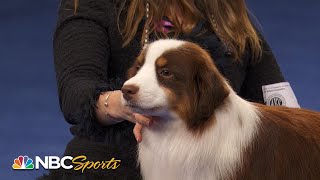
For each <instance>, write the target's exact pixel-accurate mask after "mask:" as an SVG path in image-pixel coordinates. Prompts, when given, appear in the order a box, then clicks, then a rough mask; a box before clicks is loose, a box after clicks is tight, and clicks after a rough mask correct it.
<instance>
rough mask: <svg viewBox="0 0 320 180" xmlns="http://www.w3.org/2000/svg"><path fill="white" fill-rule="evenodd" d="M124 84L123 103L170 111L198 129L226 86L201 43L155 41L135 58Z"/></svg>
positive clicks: (147, 111)
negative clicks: (199, 44)
mask: <svg viewBox="0 0 320 180" xmlns="http://www.w3.org/2000/svg"><path fill="white" fill-rule="evenodd" d="M128 78H129V80H127V81H126V82H125V83H124V85H123V87H122V89H121V90H122V92H123V102H124V103H125V104H126V105H128V106H131V107H132V108H134V109H135V110H136V111H138V112H139V111H140V113H143V114H147V115H158V116H161V115H164V114H166V113H167V114H168V112H171V113H172V112H173V113H175V114H176V115H178V116H179V117H180V118H181V119H182V120H184V121H185V122H186V124H187V127H188V128H191V129H197V128H199V127H200V126H203V125H204V124H205V123H206V122H207V121H208V119H211V118H214V117H212V116H213V115H214V111H215V109H216V108H217V107H218V106H220V105H221V104H222V103H223V100H224V99H225V98H226V97H227V96H228V94H229V91H230V90H229V88H228V85H227V83H226V81H225V79H224V78H223V77H222V75H221V74H220V73H219V71H218V70H217V68H216V66H215V65H214V63H213V60H212V59H211V57H210V55H209V54H208V53H207V52H206V51H205V50H204V49H202V48H201V47H200V46H198V45H196V44H194V43H190V42H186V41H179V40H158V41H155V42H153V43H151V44H150V45H149V46H148V47H147V48H145V49H144V50H143V51H142V52H141V54H140V55H139V56H138V57H137V59H136V61H135V63H134V65H133V66H132V67H131V68H130V69H129V71H128Z"/></svg>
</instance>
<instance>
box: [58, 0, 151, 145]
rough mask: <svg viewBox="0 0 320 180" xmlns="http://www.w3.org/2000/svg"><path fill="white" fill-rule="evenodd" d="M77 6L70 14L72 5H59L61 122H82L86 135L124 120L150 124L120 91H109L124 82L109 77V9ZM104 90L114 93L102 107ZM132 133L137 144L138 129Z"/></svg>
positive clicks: (101, 2) (86, 1)
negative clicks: (125, 102)
mask: <svg viewBox="0 0 320 180" xmlns="http://www.w3.org/2000/svg"><path fill="white" fill-rule="evenodd" d="M79 2H80V4H79V6H78V10H77V13H76V15H74V6H73V1H72V0H62V1H61V6H60V10H59V19H58V24H57V27H56V31H55V33H54V39H53V42H54V43H53V48H54V64H55V71H56V79H57V85H58V95H59V103H60V108H61V111H62V113H63V115H64V118H65V119H66V120H67V121H68V122H69V123H70V124H80V125H81V126H80V127H82V130H86V131H87V132H88V131H89V132H92V131H93V130H96V128H94V127H96V126H101V125H111V124H115V123H117V122H120V121H122V120H128V121H130V122H132V123H136V122H138V123H139V124H142V125H146V126H148V125H150V122H151V119H149V118H147V117H144V116H142V115H140V114H136V113H133V112H132V111H131V109H129V108H128V107H124V106H123V105H122V103H121V100H120V99H121V96H122V93H121V91H119V90H117V91H113V90H116V89H115V88H116V87H120V86H121V85H122V84H121V83H122V82H121V81H120V80H118V79H111V78H109V77H108V62H109V61H110V60H111V59H110V44H109V43H108V42H109V41H108V38H109V37H108V33H107V32H108V29H109V28H108V22H110V21H111V20H115V19H116V18H114V17H112V15H110V14H112V13H111V11H113V10H114V8H113V5H111V2H109V1H105V0H95V1H92V0H81V1H79ZM108 91H113V92H112V95H110V97H109V98H108V104H109V105H108V107H105V105H104V104H105V100H106V95H107V94H109V93H111V92H108ZM107 114H109V115H110V116H111V117H112V118H108V116H107ZM104 117H105V118H104ZM114 120H115V121H114ZM119 124H121V123H119ZM119 126H121V125H119ZM109 127H110V126H109ZM134 134H135V136H136V137H137V140H138V141H139V140H140V141H141V134H140V131H138V130H137V128H135V130H134Z"/></svg>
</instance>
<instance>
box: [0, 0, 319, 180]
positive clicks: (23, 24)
mask: <svg viewBox="0 0 320 180" xmlns="http://www.w3.org/2000/svg"><path fill="white" fill-rule="evenodd" d="M247 2H248V6H249V8H250V9H251V11H252V12H253V14H255V16H256V17H257V19H258V20H259V22H260V24H261V25H262V28H263V33H264V36H265V38H266V39H267V40H268V42H269V44H270V46H271V47H272V49H273V51H274V53H275V55H276V57H277V59H278V62H279V64H280V66H281V69H282V72H283V73H284V75H285V77H286V79H287V80H288V81H289V82H290V83H291V86H292V88H293V90H294V92H295V93H296V96H297V98H298V101H299V103H300V105H301V106H302V107H304V108H308V109H313V110H317V111H320V95H319V94H318V93H319V92H320V83H319V82H320V80H319V78H320V71H319V70H318V69H319V65H320V61H319V60H320V52H319V51H320V48H319V41H320V35H319V34H320V20H319V19H320V11H319V9H320V1H318V0H309V1H301V0H300V1H299V0H281V1H278V0H268V1H267V0H264V1H261V0H260V1H259V0H247ZM58 4H59V2H58V1H57V0H50V1H49V0H29V1H26V0H2V1H1V5H0V83H1V84H0V97H1V98H0V100H1V105H0V106H1V108H0V123H1V124H0V179H3V180H6V179H10V180H11V179H19V178H24V179H34V178H35V177H38V176H39V175H41V174H42V173H44V172H45V171H44V170H31V171H14V170H12V168H11V166H12V164H13V160H14V158H16V157H17V156H18V155H20V154H22V155H28V156H29V157H31V158H34V156H41V157H44V156H45V155H56V156H61V155H62V154H63V152H64V148H65V145H66V144H67V142H68V141H69V140H70V139H71V135H70V133H69V126H68V124H67V123H66V122H65V121H64V119H63V117H62V114H61V112H60V109H59V105H58V96H57V87H56V81H55V73H54V66H53V55H52V34H53V31H54V27H55V21H56V15H57V7H58Z"/></svg>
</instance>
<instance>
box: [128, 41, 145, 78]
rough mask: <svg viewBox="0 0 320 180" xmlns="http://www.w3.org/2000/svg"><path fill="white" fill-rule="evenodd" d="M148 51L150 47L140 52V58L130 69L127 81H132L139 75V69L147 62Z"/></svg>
mask: <svg viewBox="0 0 320 180" xmlns="http://www.w3.org/2000/svg"><path fill="white" fill-rule="evenodd" d="M147 50H148V46H145V47H144V48H143V49H142V51H141V52H140V54H139V56H138V57H137V58H136V60H135V61H134V63H133V64H132V66H131V67H130V68H129V69H128V71H127V79H130V78H132V77H133V76H135V75H136V74H137V72H138V71H139V69H140V68H141V67H142V65H143V64H144V62H145V58H146V53H147Z"/></svg>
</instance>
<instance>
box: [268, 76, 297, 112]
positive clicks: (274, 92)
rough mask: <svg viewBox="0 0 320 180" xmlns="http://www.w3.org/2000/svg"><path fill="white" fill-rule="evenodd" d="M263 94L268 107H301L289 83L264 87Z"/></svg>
mask: <svg viewBox="0 0 320 180" xmlns="http://www.w3.org/2000/svg"><path fill="white" fill-rule="evenodd" d="M262 92H263V99H264V102H265V104H266V105H268V106H287V107H294V108H299V107H300V105H299V103H298V101H297V98H296V96H295V95H294V92H293V90H292V88H291V86H290V84H289V83H288V82H281V83H276V84H269V85H265V86H262Z"/></svg>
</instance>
